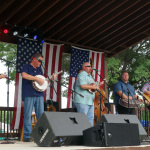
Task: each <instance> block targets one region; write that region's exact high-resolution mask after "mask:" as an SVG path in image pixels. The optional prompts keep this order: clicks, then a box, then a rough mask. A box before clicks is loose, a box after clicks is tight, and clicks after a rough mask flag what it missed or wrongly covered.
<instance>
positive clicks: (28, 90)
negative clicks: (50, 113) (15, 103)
mask: <svg viewBox="0 0 150 150" xmlns="http://www.w3.org/2000/svg"><path fill="white" fill-rule="evenodd" d="M42 61H43V56H42V55H41V54H39V53H36V54H34V55H33V57H32V58H31V63H30V64H26V65H24V67H23V69H22V100H23V101H24V121H23V127H24V135H23V141H24V142H30V133H31V115H32V111H33V107H35V113H36V117H37V119H39V117H40V116H41V114H42V113H43V112H44V92H38V91H36V90H35V89H34V88H33V86H32V81H36V82H38V83H39V85H42V84H43V83H44V80H43V79H41V78H38V77H36V75H43V71H42V69H41V67H40V65H41V62H42ZM56 76H57V75H54V74H53V79H54V78H56Z"/></svg>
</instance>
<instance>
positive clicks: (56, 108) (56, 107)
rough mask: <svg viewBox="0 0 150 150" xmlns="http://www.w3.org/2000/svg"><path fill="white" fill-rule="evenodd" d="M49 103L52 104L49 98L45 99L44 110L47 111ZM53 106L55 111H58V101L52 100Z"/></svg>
mask: <svg viewBox="0 0 150 150" xmlns="http://www.w3.org/2000/svg"><path fill="white" fill-rule="evenodd" d="M51 104H52V102H51V100H47V101H46V102H44V111H47V108H48V107H49V106H51ZM53 108H55V110H56V111H59V103H58V102H55V101H53ZM49 111H53V110H50V109H49Z"/></svg>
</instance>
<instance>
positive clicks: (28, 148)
mask: <svg viewBox="0 0 150 150" xmlns="http://www.w3.org/2000/svg"><path fill="white" fill-rule="evenodd" d="M2 142H3V141H0V143H2ZM5 142H6V141H5ZM8 142H9V141H8ZM10 142H14V144H0V149H1V150H44V149H48V150H150V142H144V143H142V144H141V145H140V146H121V147H89V146H61V147H39V146H38V145H37V144H35V143H34V142H26V143H25V142H20V141H13V140H11V141H10Z"/></svg>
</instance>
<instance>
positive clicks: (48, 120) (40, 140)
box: [31, 112, 91, 147]
mask: <svg viewBox="0 0 150 150" xmlns="http://www.w3.org/2000/svg"><path fill="white" fill-rule="evenodd" d="M90 127H91V124H90V123H89V120H88V118H87V117H86V115H85V114H83V113H75V112H44V113H43V114H42V115H41V117H40V118H39V120H38V121H37V123H36V125H35V126H34V128H33V130H32V132H31V137H32V138H33V140H34V142H35V143H36V144H37V145H38V146H52V147H54V146H61V145H83V130H85V129H87V128H90Z"/></svg>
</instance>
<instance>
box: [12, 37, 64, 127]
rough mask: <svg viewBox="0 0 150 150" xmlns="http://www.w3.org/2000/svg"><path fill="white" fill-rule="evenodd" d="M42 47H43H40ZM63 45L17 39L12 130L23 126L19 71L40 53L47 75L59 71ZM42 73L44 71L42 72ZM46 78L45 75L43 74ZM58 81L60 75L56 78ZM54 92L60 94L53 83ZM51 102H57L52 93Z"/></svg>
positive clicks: (48, 91) (47, 95)
mask: <svg viewBox="0 0 150 150" xmlns="http://www.w3.org/2000/svg"><path fill="white" fill-rule="evenodd" d="M42 46H43V47H42ZM62 52H63V45H54V44H47V43H44V44H41V43H38V42H37V41H34V40H30V39H25V38H19V39H18V45H17V68H16V69H17V73H16V83H15V98H14V111H13V120H12V125H11V128H12V129H21V128H22V126H23V103H22V94H21V90H22V76H21V70H22V67H23V65H25V64H28V63H30V62H31V57H32V56H33V54H35V53H42V55H43V58H44V60H43V62H44V64H45V69H46V71H47V72H48V75H51V74H52V73H53V72H55V71H59V70H61V60H62ZM43 72H44V71H43ZM44 76H45V77H46V73H45V72H44ZM58 80H60V75H59V76H58ZM54 87H55V89H56V92H57V93H58V94H60V88H58V87H59V86H58V85H57V83H54ZM49 93H50V89H49V88H48V89H47V90H46V91H45V94H46V95H45V97H44V101H45V100H47V99H49V97H50V96H49ZM52 93H53V100H54V101H59V98H56V94H55V93H54V91H52Z"/></svg>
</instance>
